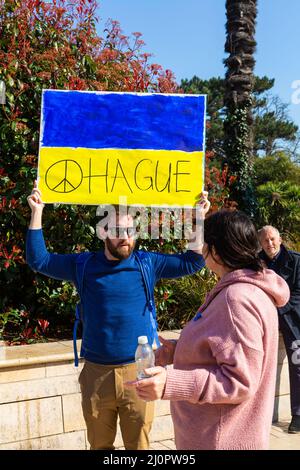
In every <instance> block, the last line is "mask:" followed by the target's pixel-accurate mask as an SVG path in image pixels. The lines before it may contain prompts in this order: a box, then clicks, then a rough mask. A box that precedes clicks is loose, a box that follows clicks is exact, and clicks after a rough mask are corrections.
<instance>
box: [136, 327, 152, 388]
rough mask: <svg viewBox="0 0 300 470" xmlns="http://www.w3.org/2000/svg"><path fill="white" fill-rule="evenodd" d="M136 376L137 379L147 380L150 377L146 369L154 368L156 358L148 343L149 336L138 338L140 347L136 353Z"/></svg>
mask: <svg viewBox="0 0 300 470" xmlns="http://www.w3.org/2000/svg"><path fill="white" fill-rule="evenodd" d="M135 363H136V375H137V379H138V380H140V379H146V378H147V377H150V376H149V375H147V374H145V369H148V368H149V367H154V364H155V357H154V352H153V350H152V348H151V346H150V344H149V343H148V338H147V336H139V337H138V347H137V348H136V351H135Z"/></svg>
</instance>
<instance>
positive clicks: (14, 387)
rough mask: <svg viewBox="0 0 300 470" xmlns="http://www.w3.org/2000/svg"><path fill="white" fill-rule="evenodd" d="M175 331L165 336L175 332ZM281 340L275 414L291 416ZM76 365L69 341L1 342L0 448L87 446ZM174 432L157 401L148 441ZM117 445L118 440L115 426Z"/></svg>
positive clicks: (165, 404) (164, 404) (166, 404)
mask: <svg viewBox="0 0 300 470" xmlns="http://www.w3.org/2000/svg"><path fill="white" fill-rule="evenodd" d="M178 334H179V332H165V334H164V336H167V337H178ZM284 356H285V354H284V347H283V344H282V342H280V347H279V367H278V381H277V389H276V395H277V396H276V403H275V405H276V406H275V410H276V413H275V417H276V418H278V417H279V418H282V417H286V416H289V384H288V369H287V362H286V359H285V357H284ZM81 368H82V364H81V365H80V367H79V368H75V367H74V365H73V351H72V342H71V341H63V342H57V343H46V344H45V343H44V344H35V345H30V346H14V347H3V346H2V347H1V346H0V450H3V449H15V450H19V449H45V450H46V449H66V450H67V449H87V448H88V442H87V438H86V430H85V424H84V420H83V416H82V412H81V399H80V389H79V384H78V376H79V373H80V371H81ZM172 438H173V426H172V420H171V417H170V407H169V402H167V401H158V402H156V418H155V420H154V423H153V428H152V431H151V436H150V440H151V442H156V441H162V440H167V439H172ZM115 446H116V447H121V446H122V439H121V435H120V431H119V430H118V433H117V437H116V441H115Z"/></svg>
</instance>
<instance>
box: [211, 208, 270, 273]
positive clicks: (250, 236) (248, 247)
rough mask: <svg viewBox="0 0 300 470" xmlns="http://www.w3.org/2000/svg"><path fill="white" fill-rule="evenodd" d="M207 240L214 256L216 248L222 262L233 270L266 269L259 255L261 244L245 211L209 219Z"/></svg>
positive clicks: (215, 214) (222, 213) (225, 211)
mask: <svg viewBox="0 0 300 470" xmlns="http://www.w3.org/2000/svg"><path fill="white" fill-rule="evenodd" d="M204 241H205V243H207V245H208V252H209V253H210V254H211V256H213V254H212V248H213V247H214V249H215V251H216V253H217V254H218V255H219V257H220V258H221V260H222V262H223V263H224V264H225V265H226V266H227V267H229V268H231V269H233V270H235V269H253V270H254V271H262V269H263V265H262V262H261V260H260V258H259V256H258V253H259V251H260V244H259V241H258V236H257V232H256V229H255V227H254V225H253V223H252V222H251V220H250V219H249V217H248V216H247V215H246V214H244V213H243V212H240V211H228V210H221V211H218V212H215V213H213V214H212V215H210V216H209V217H207V219H205V221H204Z"/></svg>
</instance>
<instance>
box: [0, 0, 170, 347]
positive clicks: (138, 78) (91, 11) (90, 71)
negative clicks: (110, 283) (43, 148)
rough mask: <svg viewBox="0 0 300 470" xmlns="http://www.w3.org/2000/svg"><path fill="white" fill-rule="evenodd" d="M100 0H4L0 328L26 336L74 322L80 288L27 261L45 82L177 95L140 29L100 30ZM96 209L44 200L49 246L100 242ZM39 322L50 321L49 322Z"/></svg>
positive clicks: (13, 336)
mask: <svg viewBox="0 0 300 470" xmlns="http://www.w3.org/2000/svg"><path fill="white" fill-rule="evenodd" d="M97 3H98V2H97V1H96V0H74V1H71V2H70V1H68V0H56V1H53V2H48V1H44V0H42V1H41V0H22V1H21V0H0V64H1V67H0V80H3V81H4V82H5V84H6V104H5V105H2V107H1V108H0V139H1V163H0V214H1V221H0V286H1V296H0V334H2V336H4V337H5V338H6V339H8V340H9V341H11V340H14V341H21V342H23V341H30V340H31V339H40V338H41V337H44V334H45V332H46V330H47V332H48V333H47V334H50V335H52V334H57V332H58V330H61V329H63V328H70V327H71V325H72V323H73V319H74V306H75V302H76V298H77V297H76V293H75V290H74V287H73V286H72V285H70V284H69V283H61V282H59V281H56V280H51V279H48V278H45V277H43V276H41V275H38V274H35V273H33V272H32V271H31V270H30V269H29V268H28V266H27V265H26V263H25V259H24V256H25V255H24V253H25V234H26V230H27V225H28V223H29V219H30V210H29V207H28V205H27V201H26V197H27V195H28V194H30V192H31V189H32V185H33V181H34V180H35V179H36V176H37V171H36V167H37V153H38V143H39V127H40V107H41V91H42V89H45V88H58V89H71V90H82V89H86V90H104V91H105V90H109V91H143V92H147V91H157V92H158V91H160V92H175V91H176V90H177V85H176V83H175V81H174V78H173V74H172V72H171V71H169V70H166V71H164V70H163V69H162V67H161V66H160V65H157V64H151V63H150V62H149V56H150V55H149V54H145V53H144V52H143V51H142V48H143V44H144V43H143V41H142V40H141V39H140V36H141V34H140V33H134V34H133V36H132V38H128V37H126V36H125V35H123V34H122V31H121V28H120V25H119V23H118V22H116V21H113V22H110V23H109V24H108V25H107V29H106V37H105V38H104V39H103V38H100V37H99V36H98V34H97V31H96V23H97V17H96V16H95V10H96V7H97ZM95 225H96V217H95V208H93V207H90V206H89V207H83V206H80V207H77V206H64V205H55V207H53V206H52V205H48V206H47V207H46V208H45V211H44V229H45V234H46V238H47V246H48V248H49V250H51V251H54V252H59V253H70V252H78V251H84V250H87V249H89V250H95V249H99V242H97V240H96V237H95V236H94V233H95V231H94V227H95ZM43 320H47V321H48V320H49V322H50V325H48V326H47V328H45V323H44V322H43Z"/></svg>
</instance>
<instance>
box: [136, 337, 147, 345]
mask: <svg viewBox="0 0 300 470" xmlns="http://www.w3.org/2000/svg"><path fill="white" fill-rule="evenodd" d="M138 343H139V344H146V343H148V338H147V336H139V337H138Z"/></svg>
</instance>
